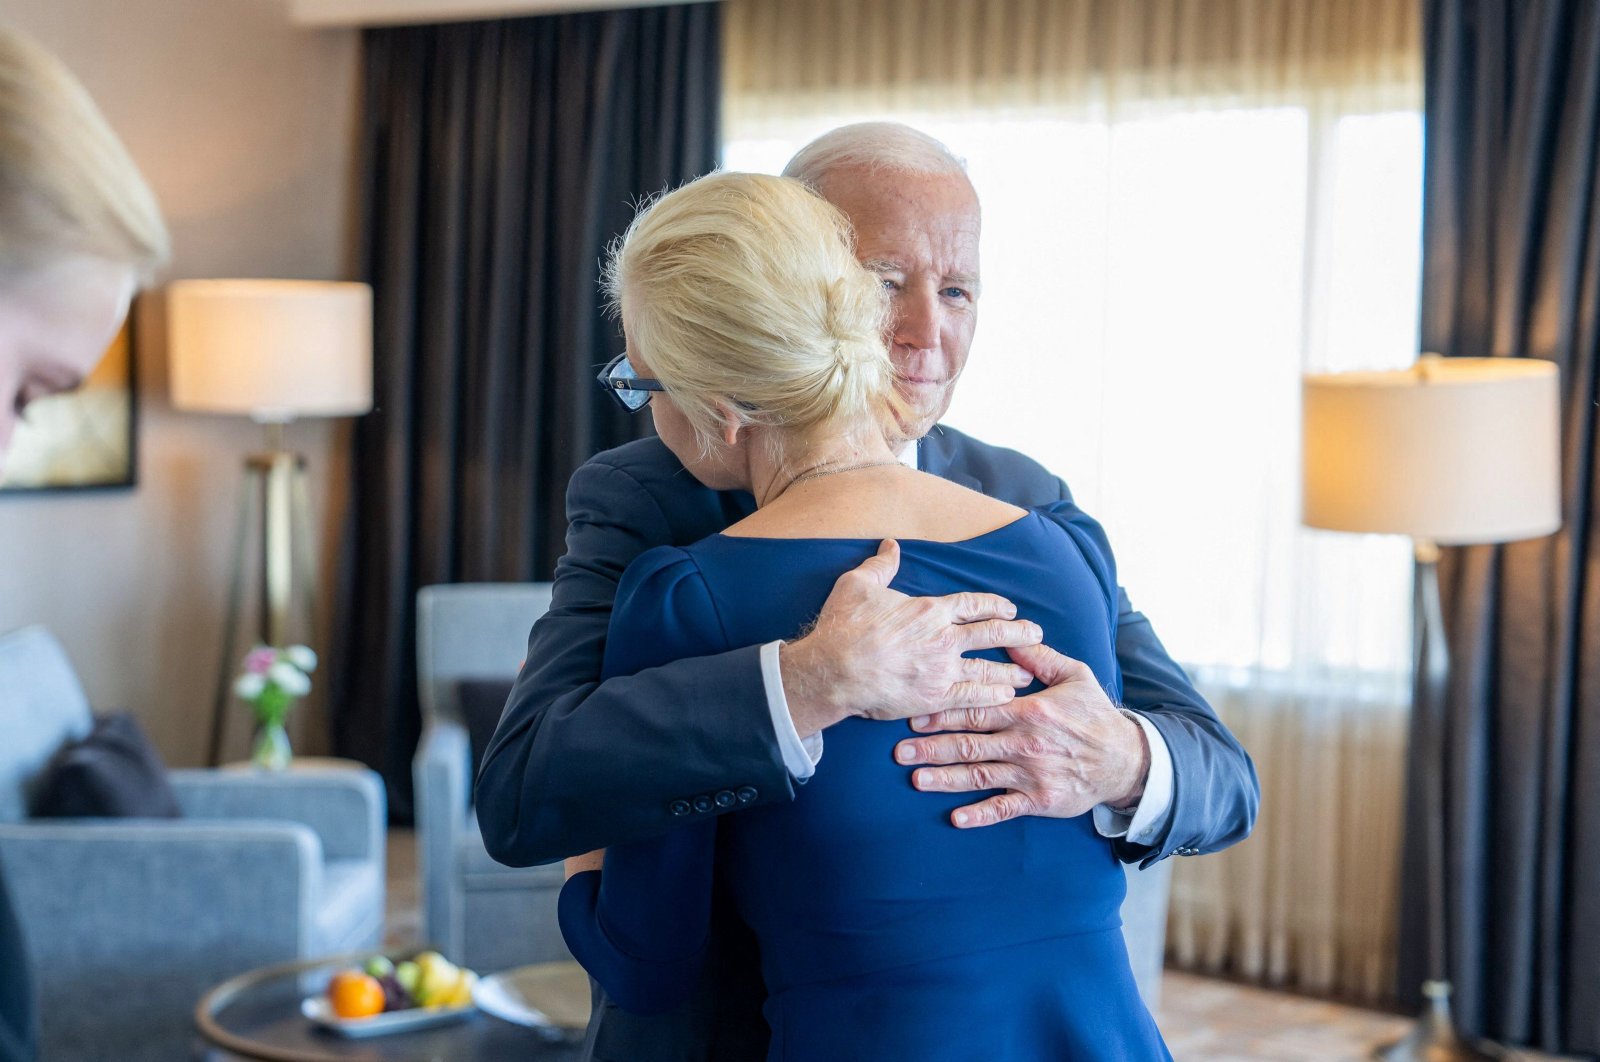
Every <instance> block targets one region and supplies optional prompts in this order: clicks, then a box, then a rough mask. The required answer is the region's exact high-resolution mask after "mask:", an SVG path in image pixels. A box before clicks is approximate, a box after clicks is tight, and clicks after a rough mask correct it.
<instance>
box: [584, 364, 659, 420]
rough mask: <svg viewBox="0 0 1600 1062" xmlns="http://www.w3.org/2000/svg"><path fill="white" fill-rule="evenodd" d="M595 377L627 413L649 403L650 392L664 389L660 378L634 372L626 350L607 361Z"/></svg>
mask: <svg viewBox="0 0 1600 1062" xmlns="http://www.w3.org/2000/svg"><path fill="white" fill-rule="evenodd" d="M595 379H596V380H597V381H599V383H600V386H601V387H603V388H605V390H606V394H608V395H610V396H611V397H612V398H615V399H616V400H617V401H618V402H620V403H621V404H622V408H623V409H626V410H627V411H628V412H629V413H637V412H639V410H641V409H643V408H644V407H645V406H647V405H649V404H650V392H652V391H665V390H666V388H665V387H663V386H662V385H661V381H660V380H652V379H650V378H649V377H648V376H640V375H639V374H638V373H637V372H634V370H633V365H632V363H631V362H629V361H628V352H627V351H623V352H622V353H621V354H618V355H617V356H616V357H614V358H612V359H611V360H610V361H609V362H607V363H606V367H605V368H603V369H601V370H600V375H599V376H596V377H595Z"/></svg>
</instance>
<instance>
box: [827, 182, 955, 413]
mask: <svg viewBox="0 0 1600 1062" xmlns="http://www.w3.org/2000/svg"><path fill="white" fill-rule="evenodd" d="M818 191H820V192H821V193H822V196H823V198H825V199H827V200H828V202H830V203H832V204H833V205H834V206H836V207H838V208H839V209H840V210H842V211H844V213H845V215H846V216H847V217H848V218H849V219H850V223H851V224H852V225H853V226H854V227H855V231H856V257H857V258H859V259H860V260H861V263H862V264H863V265H865V266H866V267H867V268H868V269H871V270H872V271H873V272H875V273H877V274H878V275H879V276H881V277H882V278H883V283H884V287H886V288H888V290H889V292H890V299H891V303H892V305H893V308H894V319H893V324H892V326H891V333H890V339H891V341H890V346H889V353H890V356H891V357H892V358H893V359H894V365H895V368H896V370H898V372H899V375H900V392H901V394H903V395H904V396H905V397H906V399H907V400H908V401H909V402H910V403H911V406H912V408H913V409H914V410H915V412H916V417H917V422H916V423H913V424H907V425H905V427H906V428H907V429H908V432H907V433H908V435H910V437H912V438H921V437H922V436H923V435H925V434H927V432H928V429H929V428H931V427H933V425H934V422H935V421H937V420H938V419H939V418H940V417H942V416H944V412H945V410H946V409H948V408H949V407H950V398H951V395H952V393H953V392H954V390H955V385H956V380H957V379H958V378H960V376H961V370H962V369H963V368H965V366H966V364H967V353H968V351H970V350H971V348H972V334H973V332H974V331H975V330H976V328H977V326H978V292H979V282H978V230H979V211H978V196H977V193H976V192H974V191H973V190H972V183H971V182H970V181H968V180H967V178H966V176H965V175H963V174H947V175H942V176H911V175H907V174H895V173H872V172H869V171H867V170H865V169H863V168H845V169H839V170H834V171H833V172H831V173H829V174H828V175H827V176H826V177H825V178H824V179H823V181H822V183H821V186H820V187H819V189H818Z"/></svg>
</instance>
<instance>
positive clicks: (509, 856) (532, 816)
mask: <svg viewBox="0 0 1600 1062" xmlns="http://www.w3.org/2000/svg"><path fill="white" fill-rule="evenodd" d="M567 519H568V531H567V552H566V555H565V556H563V557H562V558H561V561H560V562H559V564H558V565H557V568H556V578H555V590H554V598H553V600H552V603H551V607H550V611H549V612H548V613H547V614H546V615H545V616H543V617H542V618H541V619H540V620H539V621H538V622H537V623H535V624H534V626H533V631H532V633H531V634H530V635H529V638H528V657H527V660H526V661H525V662H524V664H523V666H522V671H521V673H520V674H519V675H518V677H517V681H516V684H515V686H514V687H513V688H512V691H511V697H510V699H509V701H508V702H507V704H506V709H505V712H504V714H503V715H502V716H501V719H500V725H499V727H498V729H497V730H496V731H495V736H494V739H493V741H492V742H491V743H490V745H489V749H488V751H487V752H486V753H485V755H484V762H483V766H482V768H481V769H480V771H479V774H478V786H477V809H478V821H479V824H480V826H481V828H482V831H483V840H484V844H485V846H486V847H487V848H488V850H489V854H490V855H492V856H493V857H494V858H495V859H497V860H499V861H500V862H502V863H507V864H510V865H512V866H529V865H532V864H535V863H549V862H553V861H555V860H557V859H561V858H564V857H566V856H570V855H576V854H578V853H580V852H588V851H592V850H594V849H597V848H604V847H607V846H608V845H614V844H618V843H620V842H623V841H628V840H633V839H635V838H640V837H649V836H654V835H658V834H661V833H663V832H665V831H667V830H668V829H670V828H672V827H675V826H682V825H686V824H687V823H688V822H690V821H693V820H694V819H696V818H698V817H708V818H709V817H714V816H716V815H717V814H720V813H721V811H722V810H724V808H723V807H721V806H720V805H718V804H717V803H716V802H715V800H714V799H713V800H712V801H711V803H710V807H709V809H707V810H701V809H704V808H705V807H706V803H707V802H706V801H705V800H700V799H697V798H701V797H706V796H711V797H713V798H714V797H715V795H716V794H718V793H722V792H727V791H734V792H740V791H743V792H744V793H745V794H747V799H746V800H745V801H744V802H743V803H742V804H740V805H739V806H744V807H748V806H750V805H751V804H760V803H765V802H767V801H769V800H787V799H790V798H791V797H792V795H793V786H794V783H793V780H792V779H791V778H790V776H789V772H788V770H787V769H786V768H785V767H784V765H783V760H782V756H781V754H780V753H779V751H778V745H777V739H776V737H775V735H774V734H773V729H772V717H771V714H770V712H769V710H768V707H767V700H766V693H765V691H764V689H763V687H762V682H761V664H760V659H759V653H760V650H759V647H756V646H750V647H746V648H740V649H735V650H732V651H729V652H721V653H717V654H715V655H711V656H706V657H701V658H698V659H684V660H674V661H672V662H670V663H665V664H662V665H661V666H658V667H650V668H646V669H644V670H642V671H639V672H638V673H636V674H631V675H618V676H616V677H614V678H612V679H610V680H609V681H607V682H605V683H604V684H602V683H601V681H600V677H601V665H602V659H603V655H604V652H605V647H606V632H607V626H608V624H609V623H610V619H611V611H612V605H613V602H614V601H615V598H616V594H617V586H618V582H619V580H620V579H621V578H622V573H623V571H624V569H626V568H627V567H628V565H629V564H630V563H631V562H632V561H633V560H634V559H635V558H637V557H638V556H639V555H640V554H641V553H643V552H645V551H646V550H647V549H650V548H651V547H653V546H658V545H666V544H687V542H686V541H680V539H682V538H684V537H685V535H684V532H683V529H681V528H677V527H674V526H673V524H672V522H671V521H670V520H669V519H668V516H667V514H666V513H665V512H663V510H662V508H661V506H660V505H659V504H658V503H657V502H656V501H655V499H654V498H653V497H652V496H651V495H650V493H649V491H647V490H646V489H645V488H644V487H643V485H642V484H641V483H640V482H639V481H638V480H637V479H636V478H635V477H634V476H633V475H632V474H630V472H629V471H628V470H627V469H626V468H623V467H620V466H618V465H615V464H610V463H607V462H606V461H604V460H602V459H599V458H597V459H595V460H593V461H590V462H589V463H588V464H586V465H584V466H583V467H582V468H580V469H579V470H578V472H577V473H576V474H575V475H574V476H573V478H572V482H571V484H570V486H569V487H568V490H567ZM709 530H720V528H718V527H712V528H710V529H709ZM706 533H709V531H708V530H707V529H705V528H700V529H697V530H696V531H694V532H692V533H690V534H689V535H688V537H687V541H693V540H694V539H696V538H699V537H703V535H704V534H706Z"/></svg>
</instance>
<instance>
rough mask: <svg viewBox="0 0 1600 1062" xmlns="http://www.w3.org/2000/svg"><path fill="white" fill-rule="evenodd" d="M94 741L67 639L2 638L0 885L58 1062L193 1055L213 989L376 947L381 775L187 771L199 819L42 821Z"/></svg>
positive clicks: (180, 781) (48, 1051) (181, 796)
mask: <svg viewBox="0 0 1600 1062" xmlns="http://www.w3.org/2000/svg"><path fill="white" fill-rule="evenodd" d="M90 725H91V716H90V711H89V705H88V703H87V701H86V700H85V698H84V695H83V690H82V688H81V687H80V686H79V684H78V681H77V677H76V676H75V675H74V674H73V671H72V667H71V665H70V664H69V663H68V661H67V658H66V655H65V653H63V651H62V649H61V646H60V645H59V643H57V642H56V640H55V639H54V638H53V637H51V636H50V635H49V634H48V633H47V632H45V631H44V630H43V629H42V628H39V627H31V628H26V629H24V630H21V631H18V632H16V633H14V634H10V635H7V636H5V637H0V873H3V874H4V877H5V883H6V885H7V887H8V889H9V891H10V895H11V900H12V904H13V907H14V908H15V910H16V914H17V919H18V921H19V923H20V924H21V927H22V935H23V940H24V943H25V946H26V950H27V954H28V961H29V965H30V967H31V971H32V975H33V980H34V985H35V988H36V990H37V992H38V996H39V1032H40V1041H41V1043H40V1048H41V1056H42V1058H43V1059H44V1060H45V1062H50V1060H52V1059H70V1060H73V1062H78V1060H92V1059H117V1060H119V1062H120V1060H123V1059H143V1058H150V1059H163V1060H166V1059H172V1058H182V1057H187V1050H188V1045H189V1043H190V1042H191V1040H192V1015H193V1011H194V1006H195V1003H196V1002H197V1001H198V999H199V998H200V996H201V995H202V994H203V993H204V991H205V990H206V989H207V988H208V987H210V986H211V985H213V984H215V983H217V982H218V981H221V980H223V979H225V978H227V977H230V976H232V975H234V974H237V973H240V972H242V971H244V970H247V969H250V968H252V967H255V966H260V965H264V964H267V963H274V962H282V961H287V960H291V959H302V958H310V957H313V956H317V955H324V954H329V953H335V952H342V951H349V950H356V949H366V948H376V947H377V946H378V944H379V940H380V937H381V935H382V929H383V900H384V876H383V875H384V801H383V791H382V788H381V787H380V785H379V783H378V780H377V777H376V776H375V775H373V774H372V773H371V772H370V771H365V770H353V769H344V768H339V767H323V768H303V769H298V768H297V769H294V770H290V771H287V772H284V773H281V774H268V773H261V772H256V771H246V770H222V771H205V770H180V771H173V772H171V773H170V776H169V777H170V780H171V782H172V785H173V788H174V790H175V791H176V794H177V797H178V802H179V805H180V806H181V808H182V810H183V814H184V816H185V817H183V818H178V819H95V820H86V819H30V818H28V817H27V808H28V806H29V802H30V801H31V799H32V797H33V795H34V792H35V790H36V789H37V787H38V784H39V781H40V776H41V773H42V772H43V770H44V768H45V766H46V765H47V764H48V763H49V760H50V758H51V756H52V755H53V754H54V753H55V751H56V750H57V749H58V748H60V747H61V746H62V745H63V744H64V743H66V742H67V741H71V740H74V739H77V738H80V737H82V736H83V735H85V734H86V733H88V731H89V728H90Z"/></svg>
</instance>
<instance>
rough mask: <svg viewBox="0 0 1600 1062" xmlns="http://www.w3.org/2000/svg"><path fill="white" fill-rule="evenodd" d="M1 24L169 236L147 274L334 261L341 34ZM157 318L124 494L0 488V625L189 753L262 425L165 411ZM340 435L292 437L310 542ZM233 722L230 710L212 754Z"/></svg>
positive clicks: (318, 426)
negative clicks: (120, 164)
mask: <svg viewBox="0 0 1600 1062" xmlns="http://www.w3.org/2000/svg"><path fill="white" fill-rule="evenodd" d="M0 17H3V18H5V19H6V20H7V21H8V22H10V23H11V24H12V25H14V26H16V27H18V28H20V29H22V30H23V31H24V32H27V33H30V34H32V35H33V36H34V37H36V38H37V39H39V40H40V41H41V42H42V43H43V44H44V45H45V46H46V47H49V48H50V49H52V50H53V51H55V52H56V54H57V55H59V56H61V57H62V58H63V59H64V60H65V61H66V62H67V64H68V65H69V66H71V67H72V69H73V70H74V71H75V72H76V73H77V74H78V76H79V77H80V78H81V79H82V80H83V82H84V83H85V84H86V85H87V86H88V88H89V91H90V92H91V93H92V94H93V96H94V97H95V99H96V100H97V101H98V102H99V103H100V106H101V108H102V109H103V110H104V111H105V113H106V116H107V118H108V119H109V120H110V122H111V124H112V126H113V127H114V128H115V129H116V130H117V131H118V133H119V134H121V136H122V138H123V140H124V141H125V142H126V143H127V145H128V148H129V150H130V151H131V152H132V154H133V157H134V159H135V160H136V161H137V162H138V164H139V166H140V167H141V168H142V169H143V170H144V173H145V175H146V177H148V178H149V180H150V183H151V185H152V186H153V187H154V189H155V192H156V195H157V197H158V198H159V199H160V201H161V204H162V207H163V209H164V210H165V212H166V216H167V219H168V222H169V224H170V226H171V229H172V236H173V249H174V253H173V260H172V264H171V266H170V268H169V269H168V270H167V273H166V274H165V276H164V277H162V278H161V279H162V280H170V279H177V278H187V277H214V276H249V277H303V278H311V279H335V278H341V277H346V276H348V275H350V267H351V264H352V260H351V256H350V248H351V246H352V236H353V231H354V221H353V213H354V212H353V201H354V181H355V165H356V160H355V152H356V125H355V123H356V108H357V78H358V69H357V68H358V44H359V42H358V37H357V31H356V30H353V29H312V28H306V27H301V26H294V25H291V24H290V22H289V19H288V14H287V11H286V8H285V5H284V3H283V0H139V2H137V3H127V2H115V3H112V2H107V0H6V3H5V6H4V9H3V11H0ZM161 324H162V321H161V304H160V298H159V293H157V294H156V296H155V297H151V296H148V295H147V296H145V297H144V298H143V299H142V300H141V303H140V305H139V308H138V316H137V318H136V325H137V326H139V334H138V336H137V342H136V346H137V357H138V371H139V374H140V386H139V392H140V394H139V403H140V410H139V413H140V419H141V424H140V435H139V448H140V453H139V484H138V487H137V488H136V489H134V490H131V491H121V492H114V493H103V494H82V495H40V496H31V495H0V558H3V559H4V561H5V563H3V564H0V631H3V630H10V629H13V628H15V627H18V626H21V625H23V624H27V623H43V624H45V625H46V626H48V627H49V628H50V629H51V630H53V631H54V632H55V633H56V635H57V636H58V637H59V638H60V639H61V640H62V642H63V643H64V644H65V645H66V648H67V651H68V653H69V654H70V655H71V657H72V659H73V662H74V663H75V664H76V666H77V668H78V671H79V674H80V676H81V677H82V679H83V682H84V686H85V688H86V689H87V692H88V694H89V698H90V700H91V701H92V702H93V703H94V704H95V706H96V707H97V708H114V707H125V708H128V709H131V710H132V711H134V712H135V713H136V714H137V715H138V716H139V717H140V719H141V721H142V722H143V723H144V724H145V727H146V729H147V730H149V731H150V733H151V735H152V737H153V738H154V739H155V741H156V743H157V745H158V747H159V748H160V750H161V752H162V754H163V756H164V757H165V758H166V759H167V761H168V762H169V763H170V764H173V765H186V764H195V763H199V762H201V760H202V759H203V758H204V756H205V752H206V740H207V726H208V722H209V718H210V711H211V694H212V689H213V684H214V682H215V680H216V673H217V665H218V654H219V653H220V651H221V644H220V643H221V628H222V622H223V613H224V612H225V601H226V595H227V582H228V563H229V551H230V548H231V540H232V536H233V533H234V519H235V513H236V505H237V495H238V491H239V483H240V470H241V467H242V461H243V458H244V456H245V455H246V454H247V453H249V452H250V451H251V450H252V449H254V448H256V447H258V446H259V445H260V444H261V435H260V429H258V428H255V427H254V426H252V425H251V424H249V423H247V422H242V421H235V420H233V419H230V418H223V417H208V416H200V415H195V414H181V413H177V412H174V411H173V410H172V408H171V406H170V404H169V403H168V401H167V397H166V366H165V352H164V350H163V349H162V347H163V335H162V332H163V331H164V330H163V329H162V327H161ZM348 432H349V426H348V423H327V422H308V423H305V424H300V425H296V426H293V427H292V428H291V429H290V433H289V442H290V445H291V446H293V447H295V448H297V449H299V450H301V451H302V452H304V453H305V454H306V455H307V457H308V458H309V460H310V467H311V472H312V477H313V478H312V484H311V486H312V489H311V494H312V499H313V505H314V506H315V508H316V509H317V512H318V520H319V523H320V525H321V526H320V527H319V531H318V534H319V536H320V538H321V539H322V541H321V542H320V543H319V549H320V550H321V552H322V553H323V555H324V557H326V555H327V552H328V548H329V546H330V544H331V542H332V539H333V528H334V527H335V526H336V525H337V522H338V520H339V519H341V518H342V511H341V510H342V500H343V484H344V477H345V475H346V462H347V443H346V439H347V437H348ZM322 567H323V569H324V582H325V584H331V579H329V578H327V573H326V564H324V565H323V566H322ZM324 605H325V606H326V602H324ZM322 616H323V625H324V627H325V626H326V622H327V609H326V607H324V608H323V613H322ZM306 708H307V710H306V711H305V712H303V713H302V718H301V719H300V720H299V721H298V723H297V725H296V727H295V728H294V730H293V731H292V732H293V733H294V734H295V737H296V741H297V751H307V752H316V751H321V750H322V749H323V748H324V742H325V737H324V735H325V722H324V719H323V718H322V716H323V713H322V709H321V705H320V704H318V703H316V701H315V700H314V701H313V703H311V704H309V705H307V706H306ZM239 711H240V712H241V713H242V711H243V710H242V709H240V710H239ZM246 735H247V724H246V723H245V722H244V720H243V719H242V717H241V718H239V719H237V720H236V721H235V725H234V726H232V727H231V728H230V730H229V743H228V744H229V748H228V750H227V751H228V754H229V755H239V754H242V753H243V751H244V749H245V747H246V742H247V736H246Z"/></svg>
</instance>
